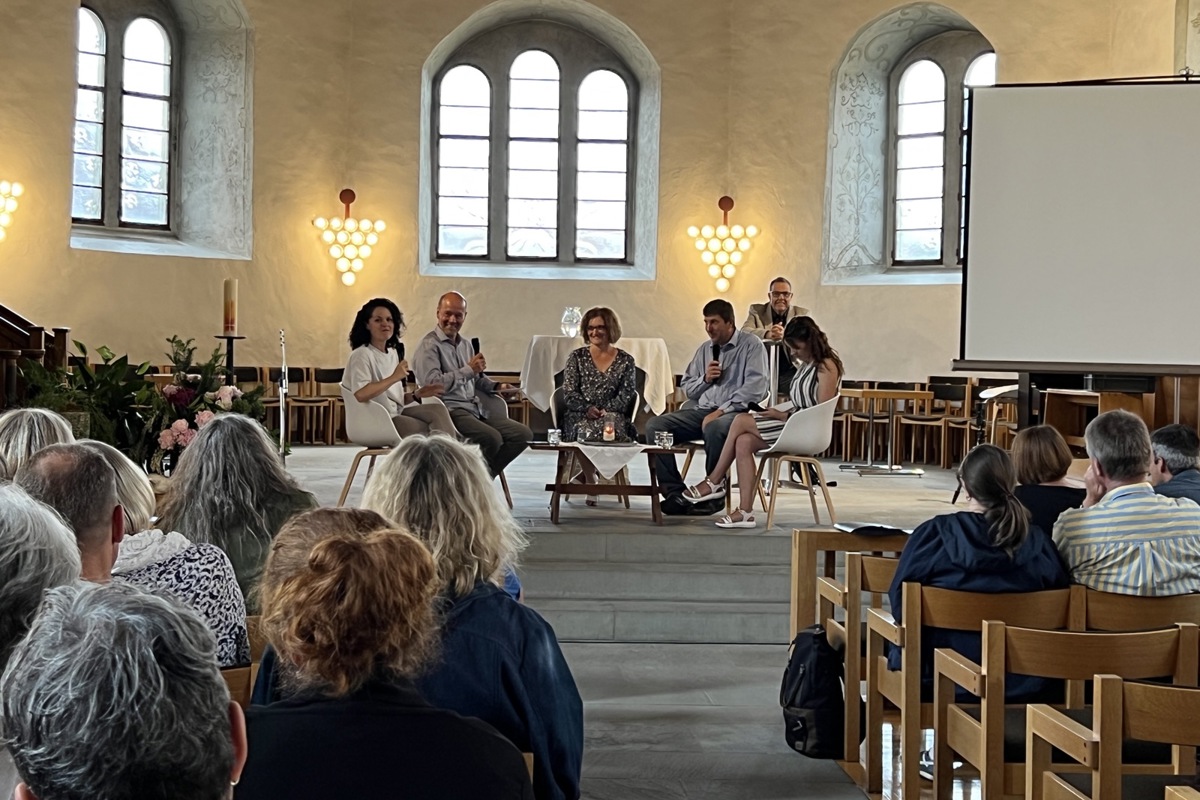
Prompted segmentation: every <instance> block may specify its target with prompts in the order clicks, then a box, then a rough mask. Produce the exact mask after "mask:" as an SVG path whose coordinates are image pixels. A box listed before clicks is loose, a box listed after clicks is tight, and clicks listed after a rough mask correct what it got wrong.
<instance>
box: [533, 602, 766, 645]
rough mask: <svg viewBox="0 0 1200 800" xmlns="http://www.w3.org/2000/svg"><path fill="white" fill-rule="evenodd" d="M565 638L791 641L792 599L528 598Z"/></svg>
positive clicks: (668, 640) (561, 637) (598, 640)
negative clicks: (790, 609)
mask: <svg viewBox="0 0 1200 800" xmlns="http://www.w3.org/2000/svg"><path fill="white" fill-rule="evenodd" d="M527 602H528V604H529V606H530V607H531V608H533V609H536V610H537V611H538V613H540V614H541V615H542V616H543V617H545V618H546V620H547V621H549V622H550V624H551V625H553V626H554V631H555V633H556V634H557V635H558V638H559V640H561V641H587V642H675V643H697V642H706V643H733V644H787V643H788V642H789V638H788V604H787V602H782V603H778V602H776V603H762V602H744V603H737V602H711V601H708V600H705V601H695V602H681V601H655V600H594V599H585V600H570V599H549V598H538V597H530V598H529V599H528V600H527Z"/></svg>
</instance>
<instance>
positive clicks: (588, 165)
mask: <svg viewBox="0 0 1200 800" xmlns="http://www.w3.org/2000/svg"><path fill="white" fill-rule="evenodd" d="M627 166H628V164H627V162H626V146H625V145H623V144H591V143H586V142H581V143H580V145H579V170H580V172H584V171H586V172H625V171H626V168H627Z"/></svg>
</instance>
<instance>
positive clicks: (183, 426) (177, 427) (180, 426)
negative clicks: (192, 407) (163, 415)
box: [171, 419, 188, 436]
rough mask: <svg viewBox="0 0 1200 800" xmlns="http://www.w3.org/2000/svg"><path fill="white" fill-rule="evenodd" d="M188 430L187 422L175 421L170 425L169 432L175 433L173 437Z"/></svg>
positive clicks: (184, 420)
mask: <svg viewBox="0 0 1200 800" xmlns="http://www.w3.org/2000/svg"><path fill="white" fill-rule="evenodd" d="M187 429H188V421H187V420H186V419H177V420H175V421H174V422H172V423H171V430H173V431H175V435H176V436H178V435H179V434H181V433H183V432H184V431H186V430H187Z"/></svg>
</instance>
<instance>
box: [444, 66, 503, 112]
mask: <svg viewBox="0 0 1200 800" xmlns="http://www.w3.org/2000/svg"><path fill="white" fill-rule="evenodd" d="M439 100H440V102H441V104H442V105H444V106H475V107H479V108H491V105H492V87H491V84H489V83H488V79H487V76H486V75H484V74H483V72H482V71H480V70H479V69H477V68H476V67H472V66H469V65H467V64H462V65H459V66H457V67H455V68H454V69H452V70H450V71H448V72H447V73H446V74H445V75H443V76H442V86H441V92H440V96H439Z"/></svg>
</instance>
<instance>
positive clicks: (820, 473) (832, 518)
mask: <svg viewBox="0 0 1200 800" xmlns="http://www.w3.org/2000/svg"><path fill="white" fill-rule="evenodd" d="M806 463H808V464H812V465H813V467H814V468H815V469H816V470H817V480H819V481H820V482H821V494H823V495H825V508H827V509H829V524H830V525H836V524H837V515H836V514H834V512H833V501H832V500H830V499H829V487H828V486H826V485H825V484H826V481H825V470H823V469H822V468H821V462H820V461H817V460H816V459H815V458H814V459H811V460H810V461H808V462H806ZM805 471H806V472H807V469H806V470H805ZM816 502H817V498H816V495H813V516H816Z"/></svg>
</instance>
